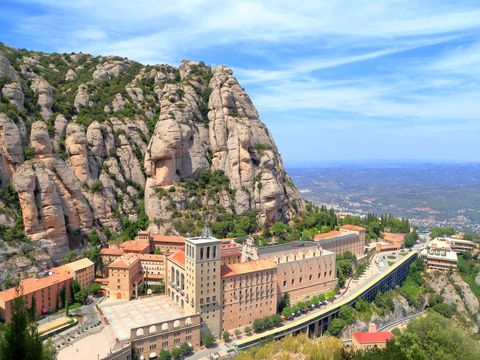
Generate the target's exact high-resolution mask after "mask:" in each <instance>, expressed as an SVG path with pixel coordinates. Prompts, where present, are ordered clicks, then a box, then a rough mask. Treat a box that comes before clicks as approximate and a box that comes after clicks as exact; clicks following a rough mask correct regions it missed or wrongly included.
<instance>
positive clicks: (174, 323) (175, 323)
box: [173, 320, 180, 328]
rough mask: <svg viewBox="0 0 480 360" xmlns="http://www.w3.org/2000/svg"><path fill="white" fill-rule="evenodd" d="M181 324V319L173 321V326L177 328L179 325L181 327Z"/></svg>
mask: <svg viewBox="0 0 480 360" xmlns="http://www.w3.org/2000/svg"><path fill="white" fill-rule="evenodd" d="M179 326H180V320H175V321H174V322H173V327H174V328H177V327H179Z"/></svg>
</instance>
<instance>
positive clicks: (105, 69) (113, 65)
mask: <svg viewBox="0 0 480 360" xmlns="http://www.w3.org/2000/svg"><path fill="white" fill-rule="evenodd" d="M125 70H127V66H126V65H125V64H124V63H123V62H121V61H116V60H113V61H110V62H106V63H104V64H99V65H98V66H97V69H96V70H95V71H94V72H93V75H92V77H93V78H94V79H95V80H102V81H108V80H110V79H111V78H113V77H116V76H119V75H120V74H122V73H123V72H125Z"/></svg>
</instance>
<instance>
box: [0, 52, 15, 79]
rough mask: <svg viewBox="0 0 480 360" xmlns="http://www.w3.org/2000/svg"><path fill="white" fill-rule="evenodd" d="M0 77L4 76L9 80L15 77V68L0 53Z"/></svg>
mask: <svg viewBox="0 0 480 360" xmlns="http://www.w3.org/2000/svg"><path fill="white" fill-rule="evenodd" d="M0 77H6V78H7V79H10V80H16V79H17V73H16V72H15V69H14V68H13V66H12V65H11V64H10V61H9V60H8V59H7V58H6V57H5V56H3V55H2V54H0Z"/></svg>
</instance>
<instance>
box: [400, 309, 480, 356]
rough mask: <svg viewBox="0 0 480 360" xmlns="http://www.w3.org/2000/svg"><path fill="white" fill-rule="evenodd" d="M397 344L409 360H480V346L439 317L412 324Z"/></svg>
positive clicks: (429, 317) (434, 316)
mask: <svg viewBox="0 0 480 360" xmlns="http://www.w3.org/2000/svg"><path fill="white" fill-rule="evenodd" d="M395 342H397V343H398V345H399V347H400V349H401V350H402V352H403V353H404V354H405V355H406V357H407V359H412V360H413V359H415V360H416V359H420V360H422V359H425V360H428V359H439V360H441V359H445V360H446V359H463V360H474V359H480V347H479V344H478V342H476V341H475V340H474V339H473V338H472V337H471V336H469V335H468V334H467V333H466V332H465V331H463V330H462V329H461V328H459V327H456V326H455V323H454V322H452V321H451V320H448V319H446V318H444V317H443V316H441V315H439V314H436V313H430V314H428V315H427V316H425V317H423V318H420V319H414V320H412V321H411V322H410V323H409V324H408V326H407V330H406V331H405V333H404V334H402V336H400V337H399V338H397V339H396V340H395Z"/></svg>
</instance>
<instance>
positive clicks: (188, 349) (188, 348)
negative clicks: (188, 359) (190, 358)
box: [180, 342, 192, 356]
mask: <svg viewBox="0 0 480 360" xmlns="http://www.w3.org/2000/svg"><path fill="white" fill-rule="evenodd" d="M180 350H181V351H182V354H183V356H186V355H188V354H190V353H191V352H192V347H191V346H190V345H189V344H188V343H187V342H184V343H182V345H180Z"/></svg>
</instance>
